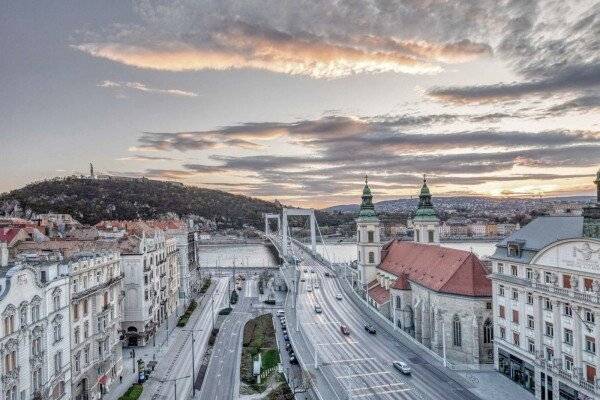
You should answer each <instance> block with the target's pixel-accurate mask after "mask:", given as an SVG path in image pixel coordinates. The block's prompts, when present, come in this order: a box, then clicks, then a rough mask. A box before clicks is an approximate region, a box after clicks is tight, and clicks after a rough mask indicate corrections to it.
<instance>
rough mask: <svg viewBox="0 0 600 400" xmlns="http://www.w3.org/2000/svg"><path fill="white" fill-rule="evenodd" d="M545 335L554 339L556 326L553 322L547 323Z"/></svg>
mask: <svg viewBox="0 0 600 400" xmlns="http://www.w3.org/2000/svg"><path fill="white" fill-rule="evenodd" d="M544 333H545V334H546V336H548V337H554V325H553V324H552V323H551V322H546V324H545V329H544Z"/></svg>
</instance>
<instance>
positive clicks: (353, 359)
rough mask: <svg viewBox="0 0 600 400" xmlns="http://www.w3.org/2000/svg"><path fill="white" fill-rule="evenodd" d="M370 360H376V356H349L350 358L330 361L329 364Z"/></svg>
mask: <svg viewBox="0 0 600 400" xmlns="http://www.w3.org/2000/svg"><path fill="white" fill-rule="evenodd" d="M369 360H374V358H373V357H366V358H348V359H345V360H334V361H328V362H327V364H339V363H344V362H360V361H369Z"/></svg>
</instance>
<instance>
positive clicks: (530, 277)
mask: <svg viewBox="0 0 600 400" xmlns="http://www.w3.org/2000/svg"><path fill="white" fill-rule="evenodd" d="M525 276H526V277H527V280H528V281H532V280H533V270H532V269H531V268H527V269H525Z"/></svg>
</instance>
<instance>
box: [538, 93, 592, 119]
mask: <svg viewBox="0 0 600 400" xmlns="http://www.w3.org/2000/svg"><path fill="white" fill-rule="evenodd" d="M597 109H600V94H588V95H583V96H578V97H576V98H574V99H572V100H569V101H566V102H563V103H560V104H557V105H555V106H552V107H550V108H548V109H547V110H546V112H545V113H544V116H550V115H563V114H566V113H569V112H586V111H592V110H597Z"/></svg>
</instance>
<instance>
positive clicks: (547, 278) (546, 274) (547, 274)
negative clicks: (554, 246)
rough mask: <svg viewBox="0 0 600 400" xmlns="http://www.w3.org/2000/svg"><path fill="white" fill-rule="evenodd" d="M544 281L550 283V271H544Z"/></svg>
mask: <svg viewBox="0 0 600 400" xmlns="http://www.w3.org/2000/svg"><path fill="white" fill-rule="evenodd" d="M544 283H546V284H551V283H552V272H544Z"/></svg>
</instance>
